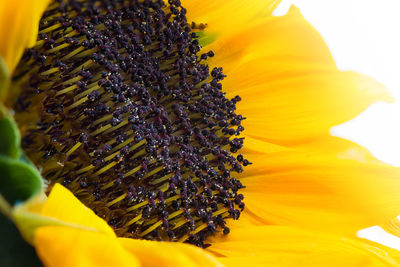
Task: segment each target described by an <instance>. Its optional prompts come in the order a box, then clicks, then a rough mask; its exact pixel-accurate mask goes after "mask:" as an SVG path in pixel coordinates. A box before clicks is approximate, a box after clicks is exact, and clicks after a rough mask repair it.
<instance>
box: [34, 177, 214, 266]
mask: <svg viewBox="0 0 400 267" xmlns="http://www.w3.org/2000/svg"><path fill="white" fill-rule="evenodd" d="M35 210H37V209H35ZM40 214H41V215H42V216H46V217H49V218H53V219H57V220H58V221H61V222H64V225H61V226H60V225H57V226H54V225H47V224H46V225H43V226H42V227H38V228H37V230H36V232H35V237H34V242H33V243H34V245H35V248H36V251H37V253H38V255H39V257H40V259H41V260H42V261H43V262H44V263H45V264H46V266H50V267H53V266H54V267H56V266H57V267H58V266H61V267H63V266H65V267H67V266H78V267H79V266H82V267H87V266H89V267H90V266H93V267H94V266H104V267H106V266H107V267H108V266H157V265H158V266H185V267H186V266H222V265H221V264H220V263H219V262H218V261H217V260H216V259H215V257H214V256H212V255H211V254H209V253H208V252H206V251H204V250H202V249H199V248H197V247H195V246H192V245H188V244H178V243H170V242H155V241H146V240H135V239H127V238H117V237H116V236H115V234H114V232H113V230H112V229H111V228H110V227H109V226H108V224H107V223H106V222H105V221H104V220H102V219H101V218H100V217H98V216H97V215H95V214H94V212H93V211H92V210H90V209H88V208H87V207H85V206H84V205H83V204H82V203H81V202H80V201H79V200H78V199H76V198H75V196H74V195H73V194H72V193H71V192H70V191H68V190H67V189H66V188H65V187H63V186H61V185H60V184H56V185H55V186H54V187H53V189H52V191H51V193H50V195H49V197H48V199H47V201H46V202H45V203H44V205H43V207H42V208H41V209H40Z"/></svg>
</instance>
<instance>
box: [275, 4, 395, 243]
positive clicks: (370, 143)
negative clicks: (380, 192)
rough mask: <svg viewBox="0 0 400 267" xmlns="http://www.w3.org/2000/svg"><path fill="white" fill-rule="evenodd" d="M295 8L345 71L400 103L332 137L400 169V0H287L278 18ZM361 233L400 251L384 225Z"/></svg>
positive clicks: (373, 111)
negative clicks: (369, 78) (365, 79)
mask: <svg viewBox="0 0 400 267" xmlns="http://www.w3.org/2000/svg"><path fill="white" fill-rule="evenodd" d="M291 4H295V5H296V6H298V7H300V9H301V11H302V13H303V15H304V16H305V18H306V19H307V20H308V21H309V22H310V23H311V24H312V25H313V26H314V27H315V28H316V29H317V30H318V31H319V32H320V33H321V35H322V36H323V38H324V39H325V41H326V42H327V43H328V46H329V47H330V49H331V51H332V54H333V56H334V58H335V60H336V63H337V65H338V67H339V68H340V69H342V70H354V71H357V72H360V73H363V74H368V75H370V76H372V77H374V78H375V79H377V80H378V81H380V82H381V83H383V84H384V85H386V86H387V87H388V89H389V90H390V91H391V92H392V94H393V96H394V97H395V98H396V100H397V102H395V103H393V104H386V103H377V104H375V105H373V106H371V107H370V108H369V109H368V110H367V111H365V112H364V113H363V114H361V115H360V116H358V117H357V118H355V119H354V120H352V121H350V122H347V123H345V124H342V125H340V126H337V127H334V128H333V129H332V133H333V134H334V135H336V136H341V137H345V138H347V139H350V140H353V141H355V142H357V143H359V144H361V145H363V146H364V147H367V148H368V149H369V150H370V151H371V152H372V153H373V154H374V155H375V156H376V157H377V158H379V159H380V160H382V161H385V162H388V163H390V164H393V165H395V166H400V15H399V12H400V0H379V1H376V0H283V2H282V4H281V5H280V6H279V8H278V10H277V11H276V15H282V14H285V13H286V12H287V10H288V8H289V6H290V5H291ZM399 179H400V177H399ZM399 194H400V191H399ZM399 219H400V217H399ZM358 235H359V236H360V237H363V238H367V239H370V240H373V241H376V242H379V243H382V244H384V245H387V246H391V247H393V248H397V249H399V250H400V239H399V238H396V237H394V236H392V235H390V234H387V233H386V232H384V231H383V230H382V229H381V228H379V227H371V228H369V229H365V230H362V231H360V232H359V233H358Z"/></svg>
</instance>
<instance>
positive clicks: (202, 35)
mask: <svg viewBox="0 0 400 267" xmlns="http://www.w3.org/2000/svg"><path fill="white" fill-rule="evenodd" d="M196 35H197V37H198V40H199V44H200V46H201V47H205V46H207V45H209V44H212V43H213V42H215V40H217V39H218V36H219V34H217V33H211V32H204V31H203V32H196Z"/></svg>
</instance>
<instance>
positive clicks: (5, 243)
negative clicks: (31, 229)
mask: <svg viewBox="0 0 400 267" xmlns="http://www.w3.org/2000/svg"><path fill="white" fill-rule="evenodd" d="M0 236H1V238H0V266H7V267H25V266H29V267H41V266H43V264H42V263H41V262H40V260H39V258H38V256H37V254H36V251H35V249H34V248H33V247H32V246H31V245H29V244H28V243H27V242H25V240H24V239H23V238H22V237H21V234H20V233H19V231H18V229H17V228H16V227H15V225H14V224H13V223H12V222H11V221H10V220H9V219H8V218H7V217H6V216H4V215H3V214H1V213H0Z"/></svg>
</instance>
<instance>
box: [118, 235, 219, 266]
mask: <svg viewBox="0 0 400 267" xmlns="http://www.w3.org/2000/svg"><path fill="white" fill-rule="evenodd" d="M119 240H120V242H121V244H122V245H123V246H124V247H125V248H126V249H127V250H128V251H130V252H131V253H132V254H134V255H136V256H137V257H138V259H139V260H140V263H141V264H142V266H145V267H146V266H148V267H151V266H163V267H169V266H171V267H179V266H182V267H191V266H205V267H206V266H207V267H208V266H223V265H222V264H221V263H219V262H218V261H217V259H216V258H215V257H214V256H213V255H210V254H209V253H208V252H206V251H205V250H203V249H200V248H198V247H195V246H192V245H189V244H182V243H171V242H156V241H146V240H136V239H129V238H119Z"/></svg>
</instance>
